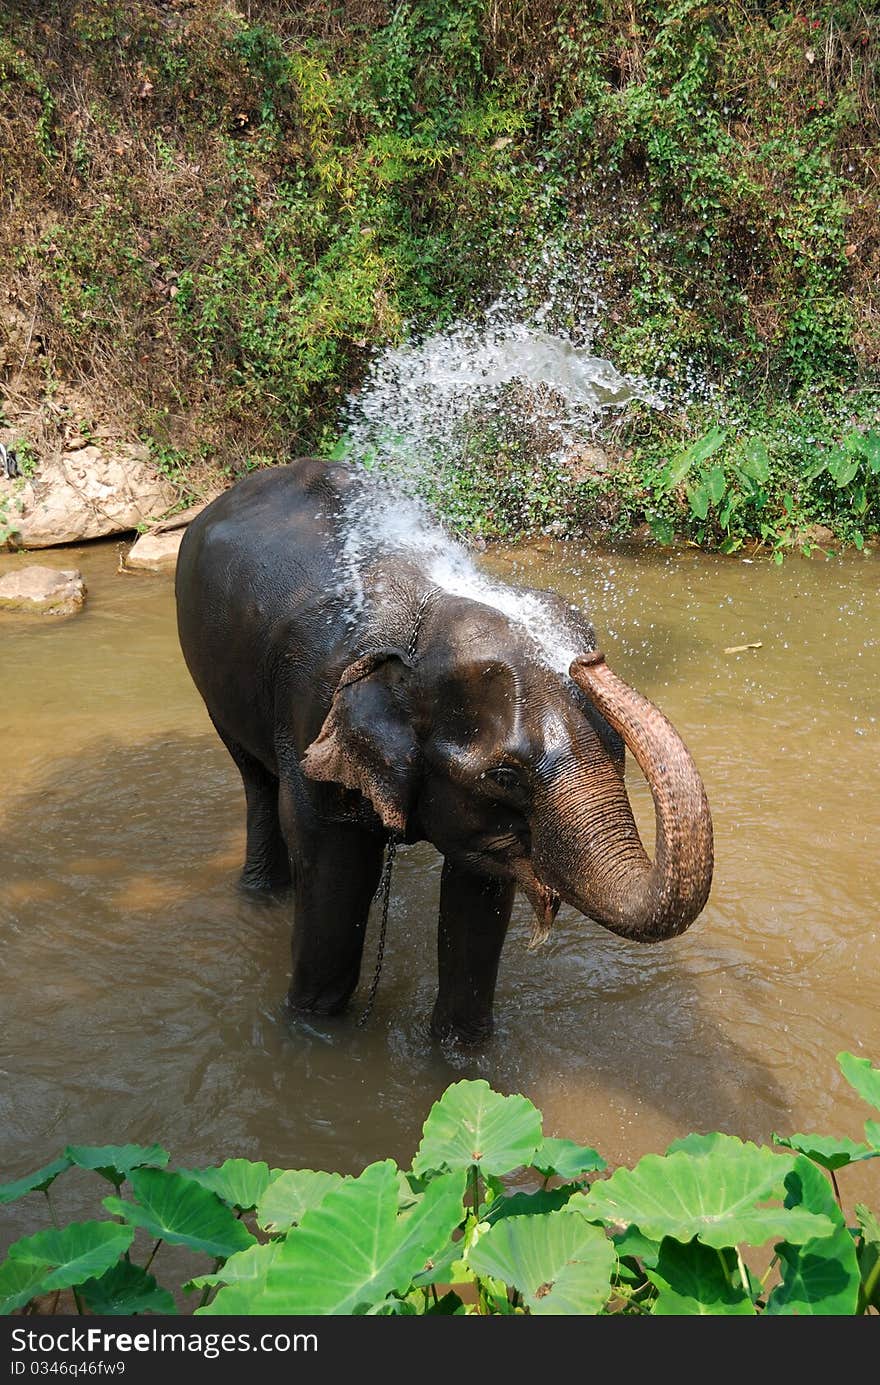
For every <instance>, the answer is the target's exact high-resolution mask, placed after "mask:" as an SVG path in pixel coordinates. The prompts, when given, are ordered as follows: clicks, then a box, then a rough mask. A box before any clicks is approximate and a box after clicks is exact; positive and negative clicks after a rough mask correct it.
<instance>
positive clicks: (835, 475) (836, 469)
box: [827, 447, 859, 489]
mask: <svg viewBox="0 0 880 1385" xmlns="http://www.w3.org/2000/svg"><path fill="white" fill-rule="evenodd" d="M827 466H828V474H829V476H830V477H831V479H832V481H833V482H834V484H835V485H836V486H837V487H838V488H841V489H842V487H843V486H848V485H849V483H850V481H851V480H852V479H853V477H854V476H855V474H856V472H857V471H858V469H859V458H858V457H854V456H853V455H852V453H850V452H848V451H847V450H846V448H844V447H835V448H833V449H832V451H831V452H830V453H829V454H828V461H827Z"/></svg>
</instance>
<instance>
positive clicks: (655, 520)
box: [648, 515, 675, 543]
mask: <svg viewBox="0 0 880 1385" xmlns="http://www.w3.org/2000/svg"><path fill="white" fill-rule="evenodd" d="M648 528H649V529H650V530H651V533H652V534H653V535H654V538H655V539H656V540H657V542H658V543H672V542H673V541H674V539H675V525H674V524H673V523H672V520H671V519H668V518H667V517H666V515H651V516H650V517H649V519H648Z"/></svg>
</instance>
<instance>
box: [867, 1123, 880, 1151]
mask: <svg viewBox="0 0 880 1385" xmlns="http://www.w3.org/2000/svg"><path fill="white" fill-rule="evenodd" d="M865 1139H866V1140H867V1141H868V1142H869V1144H870V1145H871V1148H872V1149H880V1121H865Z"/></svg>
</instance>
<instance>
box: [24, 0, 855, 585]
mask: <svg viewBox="0 0 880 1385" xmlns="http://www.w3.org/2000/svg"><path fill="white" fill-rule="evenodd" d="M69 11H70V6H68V5H64V4H62V3H61V0H49V3H48V4H46V5H43V6H40V7H38V8H37V9H34V7H28V6H24V7H13V9H12V11H11V13H10V15H9V17H8V22H7V25H6V29H5V31H4V36H3V38H2V39H0V170H2V172H0V180H2V188H0V190H2V191H3V194H4V217H3V224H2V226H0V269H2V272H3V277H4V282H8V284H9V285H10V291H11V292H12V294H13V296H14V297H16V296H17V299H18V300H19V301H21V302H22V303H25V302H26V303H34V304H36V313H35V317H34V323H33V327H32V328H31V331H30V334H29V335H28V341H29V343H30V349H29V351H28V349H27V348H24V349H25V353H26V359H24V360H23V362H22V367H23V370H24V379H23V380H22V379H21V378H20V379H19V380H18V384H19V385H22V384H24V386H25V388H26V389H27V390H29V391H30V392H31V393H32V394H34V395H40V394H45V395H46V396H51V392H52V391H53V390H55V389H57V388H58V387H59V382H63V381H66V380H77V381H80V382H83V385H84V387H85V388H86V389H88V390H91V392H92V393H93V395H94V397H95V399H96V400H97V401H99V402H100V409H101V411H102V412H104V413H106V412H109V413H110V414H114V413H115V414H117V415H118V417H117V418H116V420H115V421H117V422H119V423H123V424H124V425H125V426H126V427H127V428H131V427H133V428H134V430H135V431H136V432H138V433H140V434H141V435H142V436H143V435H146V436H148V437H150V438H151V440H152V441H153V444H154V447H155V450H156V453H157V455H159V456H164V457H165V458H166V459H167V460H168V465H169V470H170V472H171V474H172V475H173V479H174V481H175V483H176V484H177V485H178V486H179V487H180V489H181V491H186V490H187V489H190V490H192V491H193V492H197V491H198V488H199V480H200V479H201V478H203V477H204V475H205V472H206V470H207V469H210V470H213V471H214V472H215V473H216V472H219V473H220V474H222V475H224V476H226V477H235V476H237V475H240V474H241V473H242V471H244V470H247V469H248V468H249V467H250V466H251V465H253V464H254V459H255V458H260V459H263V460H265V459H269V458H275V459H277V457H278V454H279V451H280V450H281V448H282V447H286V446H290V447H292V448H293V449H295V450H296V451H299V452H305V451H313V450H322V451H329V450H330V449H332V448H333V446H334V443H335V442H336V441H337V435H338V428H339V424H338V406H339V403H340V401H341V398H342V397H343V395H344V394H345V393H346V392H347V391H348V390H350V389H352V388H355V389H356V388H357V385H358V383H359V381H360V380H361V379H362V376H363V370H364V366H365V363H366V361H367V359H368V356H369V353H370V351H371V350H372V349H373V348H375V347H378V346H383V345H386V344H388V343H391V342H394V341H397V340H399V339H400V338H402V336H403V335H404V334H405V333H406V332H409V331H412V330H415V331H420V330H422V329H425V328H427V327H429V326H432V325H434V324H441V325H442V324H443V323H447V322H449V321H450V320H451V319H452V318H454V317H455V316H457V315H460V314H462V313H469V312H471V311H473V310H475V309H477V310H478V309H479V308H480V307H481V306H483V305H485V303H486V302H487V301H489V300H490V299H491V297H492V296H493V295H495V294H496V293H497V292H498V290H499V289H504V288H509V287H511V286H513V287H515V288H517V289H519V288H521V287H522V285H523V282H524V281H528V280H529V278H530V276H532V274H533V271H534V267H535V263H536V260H540V259H541V256H542V255H543V261H542V262H543V264H544V265H545V266H546V265H547V264H548V263H551V264H552V262H553V261H554V260H555V259H558V258H560V257H563V256H565V255H567V254H569V253H571V252H572V250H573V249H575V250H577V252H578V253H581V254H583V255H584V256H585V258H584V262H583V263H584V268H583V276H582V278H583V282H584V283H585V284H588V285H589V289H590V292H593V291H595V293H596V295H597V297H598V299H599V310H598V313H597V318H598V322H597V332H596V345H597V347H598V348H599V349H600V350H601V352H602V354H603V355H607V356H609V357H611V358H612V359H613V360H614V361H615V363H616V364H617V365H618V366H620V367H622V368H623V369H626V370H629V371H633V372H636V373H638V374H641V375H644V376H646V377H648V378H650V380H652V381H653V382H655V384H656V385H657V386H658V387H663V389H664V390H665V392H666V395H667V398H668V399H669V401H670V402H671V404H672V407H671V408H670V409H669V410H668V411H667V412H666V413H665V414H663V415H655V416H654V417H653V418H652V419H650V420H648V421H646V418H645V417H644V415H643V413H641V412H640V411H639V410H634V411H631V415H630V417H628V418H627V419H624V420H623V422H622V424H620V425H619V427H620V431H621V434H622V440H623V441H624V443H625V444H626V445H627V451H629V452H630V453H631V456H630V457H629V458H628V460H627V464H626V466H623V467H621V468H620V469H619V470H618V471H616V472H615V474H614V476H613V477H609V478H606V479H603V480H601V481H598V482H595V481H594V482H588V483H573V482H572V479H571V477H570V475H568V474H567V473H566V471H565V469H564V468H560V467H558V466H554V465H553V464H551V463H550V462H547V461H543V460H541V459H540V458H539V459H538V460H537V461H536V459H535V458H534V457H533V456H531V455H530V453H529V449H528V446H526V445H523V444H522V440H521V439H520V440H518V439H517V438H516V437H515V436H513V435H512V430H511V429H509V428H508V427H507V426H506V425H505V424H504V423H502V424H501V425H500V426H497V427H496V426H489V425H487V427H486V428H485V429H484V430H481V431H480V432H479V435H475V436H474V438H473V440H472V445H471V446H470V447H469V448H468V450H467V455H466V458H465V461H464V463H463V464H462V466H461V467H459V468H457V469H456V470H455V472H454V474H451V475H449V476H447V477H446V478H445V481H444V485H443V486H442V487H441V488H439V489H438V495H437V496H436V499H437V501H438V503H439V504H440V506H441V508H442V510H443V512H444V515H445V516H446V517H447V518H448V519H449V520H450V522H451V523H452V524H453V525H454V526H455V527H457V528H460V529H465V530H467V531H469V532H472V533H477V534H484V535H487V536H488V535H497V534H515V533H517V532H520V531H522V530H526V529H537V528H545V527H547V526H548V525H551V526H553V527H554V532H562V531H573V532H576V531H577V530H578V529H580V528H582V527H584V526H585V525H587V524H591V523H594V522H596V519H597V517H598V518H599V519H602V521H603V522H607V519H606V518H605V517H606V516H607V513H608V511H609V510H610V511H611V512H616V511H619V512H620V517H619V521H618V522H619V525H620V527H621V528H622V529H623V528H626V527H627V526H628V525H631V524H633V523H640V522H641V520H642V519H643V518H645V517H647V519H648V520H649V523H650V524H651V527H652V529H653V531H654V533H655V535H656V536H657V537H658V538H659V539H661V540H663V541H669V540H670V539H671V538H672V537H673V536H674V534H675V533H676V531H678V532H684V533H685V534H686V535H687V537H688V538H689V539H691V540H692V541H695V542H697V543H701V544H706V545H714V546H719V547H720V548H721V549H722V550H723V551H726V552H733V551H735V550H737V549H738V548H739V547H741V546H742V544H743V543H745V542H747V541H759V542H761V543H763V544H765V545H766V546H767V547H768V548H769V549H770V551H771V552H772V553H773V555H774V557H776V558H777V560H781V558H782V555H783V552H784V551H785V550H786V549H787V548H788V547H789V546H791V545H793V544H797V543H799V542H800V541H801V539H800V535H801V531H802V530H804V529H806V528H807V527H808V526H809V525H810V524H813V523H820V524H823V525H830V526H831V528H832V529H833V530H834V531H835V533H836V534H838V535H839V536H840V537H842V538H843V539H846V540H848V541H851V542H852V543H854V544H855V545H856V546H857V547H861V546H863V545H864V543H865V541H866V540H867V539H868V538H869V537H870V536H871V535H873V534H874V533H876V532H877V529H878V522H880V521H878V499H877V489H878V468H877V438H878V436H880V433H878V423H877V398H876V370H877V364H878V362H880V335H878V327H877V324H878V322H880V313H878V307H877V294H876V272H875V271H876V263H877V254H878V251H880V232H878V226H880V217H878V214H877V212H878V182H877V159H876V81H875V72H876V68H877V55H878V48H880V24H878V21H877V19H876V17H875V16H874V15H873V12H871V10H870V7H867V8H866V7H865V6H863V5H860V4H858V3H856V0H846V3H844V4H842V5H841V4H837V3H835V4H832V3H830V0H820V2H819V3H815V4H813V5H811V6H810V7H809V10H808V11H804V12H801V11H799V10H798V8H797V7H794V9H789V10H785V9H780V7H778V6H775V7H774V6H771V7H769V8H768V7H767V6H754V5H751V6H746V7H743V6H741V5H733V4H730V3H727V0H719V3H714V4H699V5H698V4H695V3H691V0H682V3H677V4H674V5H668V6H667V5H658V4H650V5H646V6H642V7H640V8H639V9H638V13H637V14H635V13H634V12H633V10H632V7H631V6H630V5H629V4H624V3H622V0H609V3H607V4H603V5H600V6H584V5H577V4H574V3H573V2H572V0H565V3H562V4H559V5H557V6H555V7H550V10H549V11H548V8H547V7H546V6H545V5H544V4H543V0H497V3H493V4H491V5H490V4H489V3H488V0H407V2H406V3H403V4H396V5H393V6H387V7H385V10H384V12H383V13H382V14H381V15H380V16H378V17H377V15H373V14H371V18H370V20H369V21H368V22H364V21H363V20H362V19H360V18H359V11H358V8H357V7H355V8H354V10H351V9H350V8H349V7H345V6H342V7H340V6H336V7H331V9H330V10H328V7H327V6H326V5H323V4H321V3H319V0H303V3H302V4H299V5H296V6H283V7H278V6H273V5H266V4H254V5H252V6H249V7H248V8H247V17H245V15H244V13H242V12H241V11H240V7H239V9H236V8H235V7H230V6H228V5H227V4H225V3H223V0H206V3H205V4H204V5H200V6H198V7H196V9H195V11H193V13H192V14H190V11H189V10H187V11H186V13H185V14H184V13H181V15H180V16H179V17H178V19H176V20H175V22H174V23H173V24H169V23H168V22H167V17H166V16H164V15H163V12H162V10H161V7H156V6H123V5H120V4H119V3H117V0H82V3H79V4H77V6H76V7H75V8H74V9H73V11H72V12H70V13H69ZM71 74H75V75H76V80H74V78H73V76H72V75H71ZM35 155H36V157H35ZM584 247H588V252H587V251H584ZM574 309H575V305H572V306H571V312H570V313H567V312H566V311H563V312H562V313H561V320H560V323H559V328H560V330H563V331H564V330H568V329H570V328H571V326H572V323H573V322H574V320H575V318H576V316H577V314H576V312H575V310H574ZM569 319H570V320H569ZM0 325H2V324H0ZM37 343H39V351H38V350H37V349H36V348H37ZM49 412H50V413H51V411H49ZM722 433H723V435H724V436H723V439H722V437H721V434H722ZM707 446H708V447H709V448H710V450H709V451H706V448H707ZM692 449H693V455H690V453H691V450H692ZM762 449H763V451H762ZM420 460H422V461H424V459H420ZM816 467H818V469H815V470H814V468H816ZM681 469H683V471H682V476H681V478H680V479H679V480H676V479H675V473H676V471H677V470H681ZM6 525H7V528H8V527H9V520H8V519H7V521H6Z"/></svg>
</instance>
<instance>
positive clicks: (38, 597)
mask: <svg viewBox="0 0 880 1385" xmlns="http://www.w3.org/2000/svg"><path fill="white" fill-rule="evenodd" d="M85 599H86V584H85V582H84V581H83V577H82V573H81V572H79V571H78V570H77V569H76V568H56V567H42V566H40V565H38V564H34V565H33V566H32V567H22V568H18V569H17V570H16V571H15V572H7V574H6V576H5V577H0V611H17V612H20V613H21V612H24V613H27V614H37V615H45V616H70V615H74V614H75V613H76V612H77V611H81V610H82V607H83V604H84V602H85Z"/></svg>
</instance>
